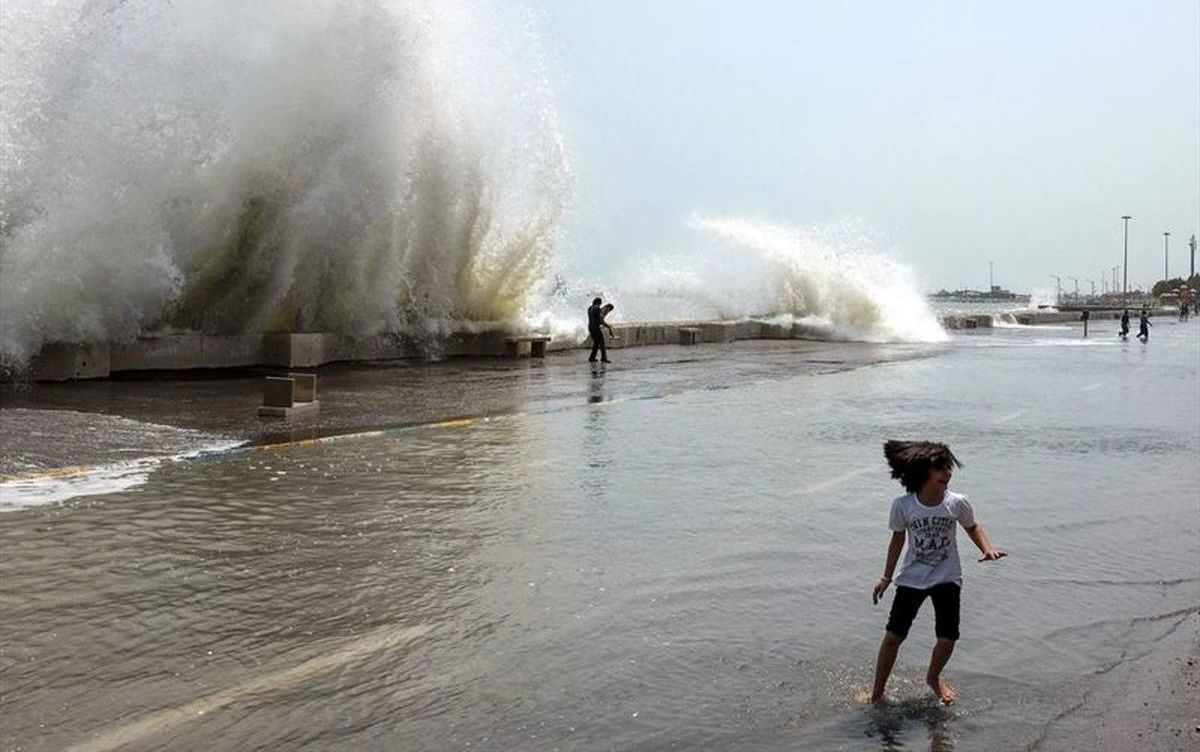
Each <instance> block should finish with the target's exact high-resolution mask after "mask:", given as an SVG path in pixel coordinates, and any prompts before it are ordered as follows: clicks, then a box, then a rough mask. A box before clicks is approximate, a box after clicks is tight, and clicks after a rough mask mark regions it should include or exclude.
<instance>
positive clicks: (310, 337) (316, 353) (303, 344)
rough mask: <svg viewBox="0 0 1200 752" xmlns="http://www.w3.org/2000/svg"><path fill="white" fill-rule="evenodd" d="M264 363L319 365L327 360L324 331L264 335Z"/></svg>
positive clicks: (286, 366)
mask: <svg viewBox="0 0 1200 752" xmlns="http://www.w3.org/2000/svg"><path fill="white" fill-rule="evenodd" d="M260 357H261V362H262V364H263V365H268V366H279V367H281V368H295V367H296V366H302V367H304V366H308V367H311V366H319V365H321V364H322V363H324V362H326V361H325V335H324V334H323V333H322V332H304V333H298V334H297V333H290V332H279V333H270V334H265V335H263V338H262V351H261V356H260Z"/></svg>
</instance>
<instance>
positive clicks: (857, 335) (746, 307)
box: [577, 215, 946, 342]
mask: <svg viewBox="0 0 1200 752" xmlns="http://www.w3.org/2000/svg"><path fill="white" fill-rule="evenodd" d="M687 224H688V227H689V228H690V229H691V230H693V231H694V233H695V241H694V242H693V243H692V244H691V245H690V246H689V248H688V250H687V251H686V252H674V253H668V252H660V253H652V254H646V255H644V256H643V257H641V258H639V259H637V260H636V261H634V262H633V263H631V264H629V265H627V266H626V267H625V268H624V269H623V270H622V271H620V272H619V273H618V276H617V279H616V281H614V282H613V283H612V286H611V288H610V289H609V290H608V291H607V292H608V296H609V297H612V298H613V299H614V300H615V301H616V303H617V310H618V311H619V312H621V314H622V318H623V319H624V320H627V321H628V320H641V321H656V320H657V321H662V320H686V319H711V318H722V319H739V318H759V319H769V320H772V321H775V322H777V323H784V324H800V325H801V326H802V328H803V329H804V331H805V332H806V333H807V334H808V335H809V336H814V337H820V338H826V339H838V340H858V341H870V342H937V341H942V340H944V339H945V338H946V333H945V331H944V330H943V329H942V327H941V325H940V324H939V323H938V320H937V317H936V315H935V314H934V312H933V310H932V309H931V308H930V306H929V304H928V302H927V301H926V300H925V298H924V296H923V295H921V293H920V292H919V290H918V287H917V284H916V282H915V280H914V279H913V275H912V273H911V271H910V270H909V269H908V268H907V267H905V266H904V265H902V264H900V263H899V262H897V261H896V260H894V259H893V258H891V257H890V256H888V255H885V254H884V253H882V252H880V251H878V250H877V248H878V246H879V245H880V243H879V241H878V240H877V239H875V237H874V236H873V233H871V232H870V231H869V230H868V228H867V227H866V226H865V224H864V223H862V222H860V221H849V220H848V221H841V222H834V223H829V224H825V225H818V226H811V227H795V226H788V225H783V224H777V223H771V222H766V221H762V220H756V219H748V218H742V217H708V216H701V215H697V216H694V217H692V218H690V219H689V220H688V222H687ZM577 297H578V296H577Z"/></svg>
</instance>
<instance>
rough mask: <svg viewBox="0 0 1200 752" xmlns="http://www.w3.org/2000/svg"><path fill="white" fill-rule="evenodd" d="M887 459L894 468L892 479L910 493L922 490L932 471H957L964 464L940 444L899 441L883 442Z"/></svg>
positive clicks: (946, 447) (884, 454)
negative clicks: (897, 480) (898, 481)
mask: <svg viewBox="0 0 1200 752" xmlns="http://www.w3.org/2000/svg"><path fill="white" fill-rule="evenodd" d="M883 456H884V457H886V458H887V463H888V466H890V467H891V468H892V477H893V478H898V479H899V480H900V482H901V483H903V484H904V490H906V491H914V492H915V491H920V490H921V486H923V485H925V481H926V480H928V479H929V471H930V470H932V469H934V468H937V469H938V470H953V469H954V468H956V467H962V463H961V462H959V461H958V458H957V457H955V456H954V452H951V451H950V447H948V446H946V445H945V444H941V443H938V442H936V441H896V440H895V439H892V440H890V441H885V442H884V443H883Z"/></svg>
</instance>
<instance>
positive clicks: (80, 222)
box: [0, 0, 568, 365]
mask: <svg viewBox="0 0 1200 752" xmlns="http://www.w3.org/2000/svg"><path fill="white" fill-rule="evenodd" d="M0 97H2V99H3V102H4V107H3V109H2V114H0V168H2V169H3V178H4V179H3V185H2V187H0V361H2V362H3V363H5V364H9V365H12V364H16V365H20V364H21V363H23V362H25V361H26V360H27V359H28V358H29V357H30V356H31V355H33V354H35V353H36V352H37V350H38V348H39V347H40V346H41V345H42V344H43V343H45V342H49V341H67V342H91V341H122V340H129V339H132V338H134V337H136V336H138V335H139V334H142V333H145V332H147V331H152V330H155V329H162V328H168V327H175V328H184V329H192V330H201V331H208V332H241V331H258V330H336V331H343V332H351V333H361V334H370V333H375V332H379V331H383V330H388V331H397V330H418V331H419V330H422V329H429V328H444V327H448V326H453V323H449V324H448V323H446V322H460V321H468V322H469V321H474V322H480V321H504V320H514V319H516V318H518V317H519V316H520V314H522V313H523V312H524V311H525V310H526V308H527V304H528V302H529V297H530V295H531V294H532V292H533V291H534V290H535V289H536V288H537V286H538V284H539V282H540V281H541V280H542V279H543V278H544V277H545V276H546V272H547V269H548V264H549V259H550V255H551V253H552V250H553V245H554V242H555V235H556V232H557V229H558V222H559V217H560V215H561V213H562V210H563V205H564V201H565V198H566V193H567V183H568V169H567V166H566V156H565V155H566V152H565V148H564V145H563V142H562V137H561V133H560V130H559V127H558V123H557V112H556V107H555V102H554V96H553V92H552V87H551V86H550V83H549V79H548V75H547V72H546V70H545V67H544V65H543V62H542V54H541V51H540V46H539V43H538V40H537V35H536V32H535V31H534V30H533V28H532V25H531V24H530V23H529V19H528V18H527V17H525V16H524V15H522V14H521V12H520V11H513V10H511V9H505V8H499V7H492V6H488V5H487V4H482V6H481V4H479V3H465V2H463V3H457V2H452V1H447V0H437V2H432V1H429V2H387V1H385V0H374V1H372V0H363V1H362V2H354V3H346V2H336V1H335V0H326V1H324V2H306V3H302V4H296V3H292V2H286V1H285V0H261V1H260V2H254V3H244V2H233V1H230V0H205V1H204V2H199V1H198V0H197V1H196V2H182V3H159V2H150V1H146V2H138V1H137V0H119V1H118V0H112V1H111V2H94V1H91V0H89V1H84V0H79V1H77V2H61V3H53V4H21V3H5V4H3V6H0Z"/></svg>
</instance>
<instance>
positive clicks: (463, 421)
mask: <svg viewBox="0 0 1200 752" xmlns="http://www.w3.org/2000/svg"><path fill="white" fill-rule="evenodd" d="M476 420H477V419H476V418H454V419H453V420H443V421H439V422H437V423H431V424H430V425H429V427H430V428H462V427H463V426H469V425H471V424H472V423H474V422H475V421H476Z"/></svg>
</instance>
